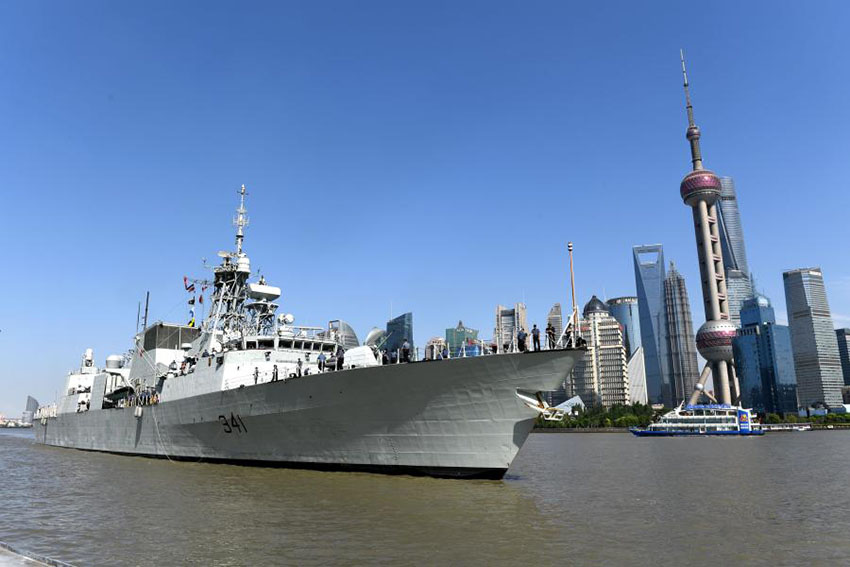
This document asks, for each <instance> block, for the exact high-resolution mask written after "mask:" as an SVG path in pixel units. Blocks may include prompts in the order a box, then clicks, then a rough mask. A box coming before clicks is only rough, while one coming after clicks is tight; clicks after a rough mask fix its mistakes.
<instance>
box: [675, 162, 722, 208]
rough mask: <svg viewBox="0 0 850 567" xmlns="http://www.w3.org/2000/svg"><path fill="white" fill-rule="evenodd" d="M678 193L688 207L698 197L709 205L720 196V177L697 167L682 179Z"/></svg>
mask: <svg viewBox="0 0 850 567" xmlns="http://www.w3.org/2000/svg"><path fill="white" fill-rule="evenodd" d="M679 194H680V195H681V196H682V199H683V200H684V201H685V204H686V205H688V206H690V207H693V206H694V205H695V204H696V203H697V201H699V200H700V199H702V200H704V201H705V202H706V204H708V205H709V206H710V205H712V204H713V203H714V202H715V201H717V198H718V197H719V196H720V178H719V177H717V175H715V174H714V172H713V171H709V170H708V169H697V170H695V171H692V172H690V173H689V174H687V175H686V176H685V178H684V179H682V184H681V185H680V186H679Z"/></svg>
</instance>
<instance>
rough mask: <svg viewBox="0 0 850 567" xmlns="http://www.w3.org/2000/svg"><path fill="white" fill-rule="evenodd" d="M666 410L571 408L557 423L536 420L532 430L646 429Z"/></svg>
mask: <svg viewBox="0 0 850 567" xmlns="http://www.w3.org/2000/svg"><path fill="white" fill-rule="evenodd" d="M667 411H669V410H667V409H666V408H665V409H662V410H653V409H652V407H650V406H648V405H645V404H633V405H614V406H611V407H610V408H605V407H602V406H593V407H585V408H578V407H574V408H573V413H571V414H567V415H565V416H564V419H561V420H559V421H548V420H545V419H543V418H537V422H536V423H535V425H534V428H535V429H536V430H538V431H544V430H550V429H552V430H563V429H571V430H576V431H577V432H578V431H582V432H587V433H590V432H600V433H601V432H613V431H618V430H619V431H628V429H629V427H646V426H648V425H649V424H650V423H651V422H652V421H653V420H654V419H656V418H657V417H658V416H659V415H661V414H663V413H666V412H667Z"/></svg>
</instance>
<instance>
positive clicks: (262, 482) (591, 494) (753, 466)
mask: <svg viewBox="0 0 850 567" xmlns="http://www.w3.org/2000/svg"><path fill="white" fill-rule="evenodd" d="M848 445H850V433H845V432H823V433H819V432H812V433H789V434H772V435H768V436H765V437H764V438H762V439H636V438H633V437H631V436H628V435H620V434H587V435H581V434H535V435H532V436H531V437H530V438H529V441H528V443H527V444H526V446H525V447H524V448H523V450H522V452H521V453H520V455H519V457H518V459H517V461H516V462H515V464H514V467H513V468H512V469H511V471H510V473H509V476H508V478H507V479H506V480H505V481H503V482H496V481H460V480H438V479H430V478H414V477H405V476H381V475H372V474H360V473H332V472H314V471H305V470H286V469H267V468H254V467H241V466H229V465H210V464H197V463H195V464H193V463H172V462H169V461H163V460H153V459H144V458H138V457H120V456H115V455H105V454H99V453H85V452H80V451H72V450H67V449H57V448H50V447H43V446H40V445H35V444H33V442H32V437H31V434H30V433H29V432H8V431H2V432H0V478H2V479H3V484H2V487H3V502H2V508H0V539H2V540H5V541H7V542H10V543H13V544H15V545H18V546H19V547H22V548H25V549H29V550H31V551H35V552H38V553H43V554H45V555H51V556H54V557H56V558H58V559H62V560H65V561H69V562H72V563H77V564H80V565H163V564H177V563H179V564H197V565H245V564H255V563H274V564H281V563H297V564H302V565H303V564H327V563H369V564H372V563H378V564H380V563H385V564H399V563H402V564H420V563H437V562H439V563H453V564H471V563H491V564H492V563H496V564H519V563H539V564H544V565H546V564H555V563H561V562H563V561H567V562H569V563H581V564H591V563H597V564H598V563H607V564H625V563H628V564H647V563H653V562H654V561H655V560H656V559H658V560H670V561H678V562H682V561H688V562H691V563H697V564H709V563H714V564H716V563H717V562H727V563H728V562H733V561H734V562H740V561H747V562H764V563H765V564H775V563H777V562H778V563H788V562H794V561H798V560H800V561H810V562H811V561H814V562H817V561H825V560H834V561H837V562H843V560H844V558H845V557H847V556H848V555H850V543H848V540H847V536H846V534H847V532H848V528H850V495H849V494H848V491H847V490H846V487H847V483H848V481H850V472H848V471H850V452H848V451H847V449H846V448H847V446H848Z"/></svg>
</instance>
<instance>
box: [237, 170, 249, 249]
mask: <svg viewBox="0 0 850 567" xmlns="http://www.w3.org/2000/svg"><path fill="white" fill-rule="evenodd" d="M247 194H248V193H246V192H245V184H244V183H243V184H242V189H240V190H239V195H240V199H239V208H238V209H236V218H234V219H233V226H235V227H236V254H237V255H238V254H242V240H243V239H244V238H245V227H246V226H248V223H249V222H250V221H249V219H248V217H247V216H246V215H245V213H247V212H248V210H247V209H246V208H245V195H247Z"/></svg>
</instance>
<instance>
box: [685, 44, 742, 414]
mask: <svg viewBox="0 0 850 567" xmlns="http://www.w3.org/2000/svg"><path fill="white" fill-rule="evenodd" d="M680 54H681V57H682V75H683V76H684V78H685V102H686V108H687V111H688V129H687V133H686V137H687V138H688V142H690V145H691V162H692V163H693V171H691V172H690V173H688V174H687V175H686V176H685V178H684V179H682V184H681V186H680V188H679V192H680V194H681V195H682V199H683V200H684V201H685V204H686V205H687V206H689V207H691V209H692V210H693V215H694V231H695V234H696V241H697V257H698V258H699V271H700V276H701V279H702V300H703V304H704V306H705V324H703V326H702V327H700V329H699V331H697V336H696V342H697V350H698V351H699V353H700V354H701V355H702V357H703V358H705V360H707V361H708V362H707V363H706V365H705V368H704V369H703V371H702V374H701V375H700V377H699V381H698V382H697V385H696V389H695V390H694V392H693V394H692V395H691V399H690V403H691V404H695V403H697V401H698V400H699V396H700V394H701V393H702V392H704V391H705V383H706V381H707V380H708V376H709V374H711V375H712V376H713V379H714V380H713V381H714V391H715V394H716V396H717V398H716V399H715V400H714V401H717V402H719V403H721V404H733V403H734V404H737V403H738V392H739V390H738V379H737V377H736V375H735V364H734V360H733V357H732V338H733V337H734V336H735V325H734V324H733V323H731V322H730V321H729V301H728V298H727V295H726V276H725V271H724V269H723V254H722V252H721V249H720V233H719V230H718V226H717V207H716V204H715V203H716V202H717V199H718V198H719V197H720V179H719V178H718V177H717V175H715V174H714V172H713V171H709V170H708V169H704V168H703V166H702V154H701V153H700V148H699V139H700V131H699V128H698V127H697V125H696V124H694V109H693V107H692V106H691V95H690V91H689V90H688V87H689V85H688V73H687V71H686V70H685V54H684V53H683V52H680ZM706 394H708V392H706ZM709 397H712V396H711V395H710V394H709Z"/></svg>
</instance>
